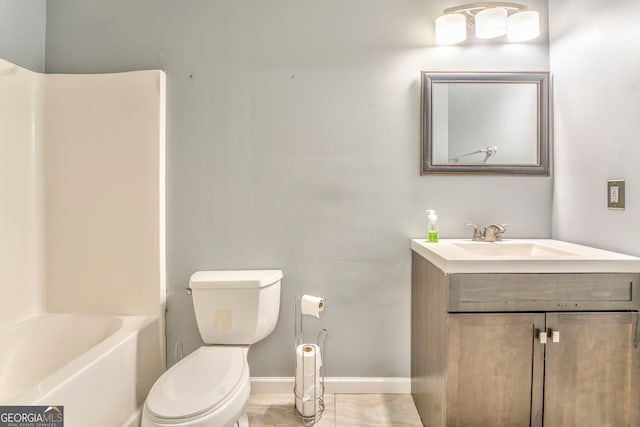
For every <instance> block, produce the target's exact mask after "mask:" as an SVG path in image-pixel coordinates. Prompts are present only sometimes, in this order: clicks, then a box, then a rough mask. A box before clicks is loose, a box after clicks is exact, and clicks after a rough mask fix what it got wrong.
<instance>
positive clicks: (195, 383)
mask: <svg viewBox="0 0 640 427" xmlns="http://www.w3.org/2000/svg"><path fill="white" fill-rule="evenodd" d="M248 371H249V367H248V364H247V360H246V347H231V346H204V347H200V348H199V349H197V350H196V351H194V352H193V353H191V354H190V355H189V356H187V357H186V358H184V359H183V360H181V361H180V362H178V363H177V364H175V365H174V366H173V367H171V368H170V369H169V370H168V371H167V372H165V373H164V374H163V375H162V376H161V377H160V378H159V379H158V381H156V383H155V384H154V385H153V387H152V388H151V390H150V392H149V395H148V396H147V400H146V403H145V412H146V413H147V414H148V415H149V416H151V417H152V418H154V419H156V420H157V421H160V422H163V423H168V424H173V423H176V422H177V423H179V422H181V421H187V420H192V419H194V418H198V417H202V416H206V415H207V414H211V413H213V412H216V409H217V408H218V407H222V406H224V405H225V403H227V400H228V398H229V397H231V396H233V395H234V394H237V392H238V391H239V389H241V388H243V387H248V379H249V373H248ZM243 394H244V393H243ZM247 394H248V393H247Z"/></svg>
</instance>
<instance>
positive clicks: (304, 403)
mask: <svg viewBox="0 0 640 427" xmlns="http://www.w3.org/2000/svg"><path fill="white" fill-rule="evenodd" d="M321 366H322V357H321V353H320V348H319V347H318V346H317V345H315V344H301V345H299V346H298V347H296V387H295V393H296V408H297V409H298V412H300V414H302V415H303V416H305V417H312V416H314V415H315V414H316V412H318V411H319V410H320V398H322V385H321V381H320V379H321V378H320V367H321Z"/></svg>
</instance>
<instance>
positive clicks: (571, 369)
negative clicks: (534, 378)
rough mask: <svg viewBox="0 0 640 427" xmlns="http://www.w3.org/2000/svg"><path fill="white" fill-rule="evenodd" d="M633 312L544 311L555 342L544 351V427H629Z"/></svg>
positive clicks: (634, 317) (550, 343)
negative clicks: (556, 339)
mask: <svg viewBox="0 0 640 427" xmlns="http://www.w3.org/2000/svg"><path fill="white" fill-rule="evenodd" d="M636 316H637V314H636V313H632V312H619V313H549V314H547V328H548V329H550V330H551V331H557V332H559V342H552V340H551V339H549V343H548V344H547V346H546V347H547V348H546V364H545V385H544V426H545V427H555V426H558V427H560V426H562V427H590V426H593V427H605V426H611V427H623V426H629V425H630V416H631V415H630V411H631V409H632V408H630V405H638V402H634V401H632V400H631V393H632V391H631V390H632V384H631V379H632V370H633V349H634V332H635V329H634V323H635V319H636Z"/></svg>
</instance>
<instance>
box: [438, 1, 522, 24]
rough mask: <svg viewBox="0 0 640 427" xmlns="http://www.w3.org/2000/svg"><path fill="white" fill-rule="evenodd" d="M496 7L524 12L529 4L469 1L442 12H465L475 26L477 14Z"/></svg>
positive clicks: (447, 13) (513, 11) (468, 20)
mask: <svg viewBox="0 0 640 427" xmlns="http://www.w3.org/2000/svg"><path fill="white" fill-rule="evenodd" d="M494 7H502V8H504V9H507V11H508V12H510V13H515V12H523V11H525V10H527V9H528V8H527V6H525V5H524V4H520V3H509V2H489V3H469V4H463V5H461V6H454V7H449V8H447V9H444V10H443V11H442V12H443V14H444V15H449V14H452V13H460V14H464V16H465V17H466V19H467V24H469V25H471V26H473V25H475V23H476V14H477V13H478V12H480V11H482V10H485V9H491V8H494Z"/></svg>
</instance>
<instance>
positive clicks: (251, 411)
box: [247, 394, 422, 427]
mask: <svg viewBox="0 0 640 427" xmlns="http://www.w3.org/2000/svg"><path fill="white" fill-rule="evenodd" d="M324 402H325V410H324V414H323V415H322V418H321V419H320V421H319V422H318V423H317V424H316V426H317V427H331V426H335V427H360V426H362V427H367V426H372V427H373V426H380V427H383V426H384V427H414V426H415V427H422V423H421V422H420V417H419V416H418V411H417V410H416V407H415V405H414V404H413V399H412V398H411V396H410V395H408V394H327V395H325V399H324ZM247 414H248V415H249V425H250V426H251V427H276V426H277V427H294V426H296V427H297V426H303V425H304V424H303V423H302V422H301V421H300V420H299V419H298V418H297V417H296V415H295V413H294V409H293V394H290V395H289V394H255V395H251V398H250V399H249V405H248V406H247Z"/></svg>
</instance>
